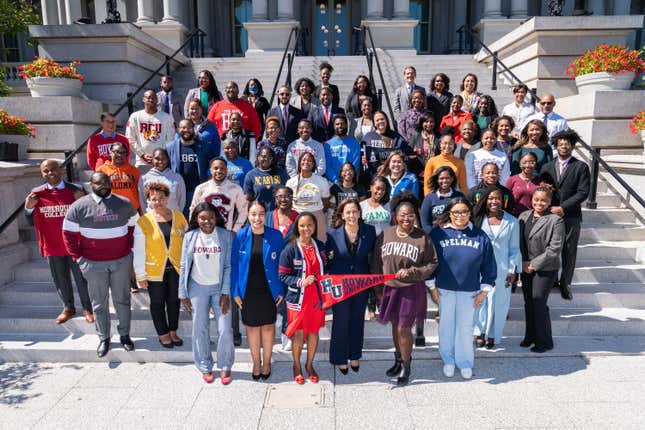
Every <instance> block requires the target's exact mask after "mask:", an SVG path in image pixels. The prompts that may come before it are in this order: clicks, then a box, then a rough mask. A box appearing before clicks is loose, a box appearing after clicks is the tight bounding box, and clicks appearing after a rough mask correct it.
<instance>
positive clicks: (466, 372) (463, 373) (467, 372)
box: [461, 369, 473, 379]
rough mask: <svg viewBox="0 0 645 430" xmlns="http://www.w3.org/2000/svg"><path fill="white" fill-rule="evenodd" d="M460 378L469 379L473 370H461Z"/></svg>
mask: <svg viewBox="0 0 645 430" xmlns="http://www.w3.org/2000/svg"><path fill="white" fill-rule="evenodd" d="M461 377H462V378H464V379H470V378H472V377H473V369H461Z"/></svg>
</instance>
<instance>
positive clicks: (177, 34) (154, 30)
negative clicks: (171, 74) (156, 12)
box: [140, 21, 188, 50]
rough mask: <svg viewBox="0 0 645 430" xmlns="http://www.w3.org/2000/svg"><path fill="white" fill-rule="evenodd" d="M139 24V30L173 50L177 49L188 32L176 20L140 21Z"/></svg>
mask: <svg viewBox="0 0 645 430" xmlns="http://www.w3.org/2000/svg"><path fill="white" fill-rule="evenodd" d="M140 26H141V30H143V31H144V32H146V33H148V34H149V35H150V36H152V37H154V38H155V39H157V40H159V41H160V42H161V43H163V44H164V45H166V46H169V47H170V48H172V49H173V50H177V49H179V47H180V46H181V45H182V44H183V43H184V42H185V41H186V35H187V34H188V29H187V28H186V27H185V26H184V25H183V24H181V23H178V22H172V21H168V22H160V23H159V24H155V23H141V25H140Z"/></svg>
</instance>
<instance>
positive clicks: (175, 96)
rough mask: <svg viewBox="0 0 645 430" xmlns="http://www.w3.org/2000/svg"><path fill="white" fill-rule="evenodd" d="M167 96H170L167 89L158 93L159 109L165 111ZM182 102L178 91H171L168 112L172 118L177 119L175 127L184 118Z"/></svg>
mask: <svg viewBox="0 0 645 430" xmlns="http://www.w3.org/2000/svg"><path fill="white" fill-rule="evenodd" d="M166 97H168V94H167V93H166V92H165V91H159V92H158V93H157V110H160V111H164V112H165V109H164V106H165V105H166ZM182 102H183V100H182V97H181V95H180V94H179V93H178V92H177V91H175V90H172V91H170V112H168V113H169V114H170V116H172V120H173V121H175V127H177V126H178V125H179V121H181V120H182V119H184V117H183V116H182V112H181V111H182V108H183V106H182Z"/></svg>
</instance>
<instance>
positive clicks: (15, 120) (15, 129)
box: [0, 109, 36, 137]
mask: <svg viewBox="0 0 645 430" xmlns="http://www.w3.org/2000/svg"><path fill="white" fill-rule="evenodd" d="M35 131H36V129H35V128H33V127H32V126H31V124H29V123H27V122H26V121H25V119H24V118H19V117H17V116H15V115H9V114H8V113H7V111H6V110H4V109H0V134H17V135H25V136H29V137H36V134H35Z"/></svg>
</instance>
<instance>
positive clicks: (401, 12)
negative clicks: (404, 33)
mask: <svg viewBox="0 0 645 430" xmlns="http://www.w3.org/2000/svg"><path fill="white" fill-rule="evenodd" d="M394 18H410V0H394Z"/></svg>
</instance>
